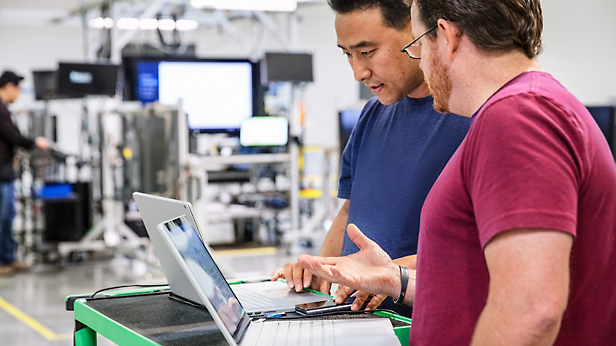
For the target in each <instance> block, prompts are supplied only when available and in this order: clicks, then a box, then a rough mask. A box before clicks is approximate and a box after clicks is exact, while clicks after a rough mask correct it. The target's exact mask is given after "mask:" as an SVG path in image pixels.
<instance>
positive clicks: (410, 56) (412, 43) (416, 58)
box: [400, 24, 438, 60]
mask: <svg viewBox="0 0 616 346" xmlns="http://www.w3.org/2000/svg"><path fill="white" fill-rule="evenodd" d="M436 28H438V24H437V25H435V26H433V27H431V28H430V29H428V31H426V32H424V33H423V34H421V35H419V37H417V38H416V39H414V40H413V42H411V43H409V44H407V45H406V46H404V48H402V50H401V51H400V52H402V53H406V55H408V56H409V58H411V59H415V60H419V59H421V57H419V58H418V57H416V56H412V55H411V53H409V51H408V50H407V49H408V48H409V47H410V46H412V45H414V44H415V43H417V41H419V39H420V38H422V37H424V36H426V35H427V34H428V33H429V32H431V31H432V30H434V29H436Z"/></svg>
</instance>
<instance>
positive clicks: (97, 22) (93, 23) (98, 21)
mask: <svg viewBox="0 0 616 346" xmlns="http://www.w3.org/2000/svg"><path fill="white" fill-rule="evenodd" d="M88 25H89V26H90V27H91V28H95V29H102V28H104V27H105V20H104V19H103V18H101V17H98V18H93V19H90V21H89V22H88Z"/></svg>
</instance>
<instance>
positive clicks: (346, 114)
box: [338, 109, 361, 153]
mask: <svg viewBox="0 0 616 346" xmlns="http://www.w3.org/2000/svg"><path fill="white" fill-rule="evenodd" d="M338 115H339V117H338V119H339V127H340V153H342V151H343V150H344V148H345V147H346V144H347V142H348V141H349V137H350V136H351V131H353V128H354V127H355V124H357V120H359V116H360V115H361V109H345V110H342V111H340V113H338Z"/></svg>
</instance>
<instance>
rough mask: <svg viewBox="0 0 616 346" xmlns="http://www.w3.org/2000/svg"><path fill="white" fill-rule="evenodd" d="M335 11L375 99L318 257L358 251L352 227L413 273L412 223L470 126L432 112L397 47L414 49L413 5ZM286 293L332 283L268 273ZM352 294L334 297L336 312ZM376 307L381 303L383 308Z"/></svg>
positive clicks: (341, 5) (346, 159)
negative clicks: (284, 284) (341, 201)
mask: <svg viewBox="0 0 616 346" xmlns="http://www.w3.org/2000/svg"><path fill="white" fill-rule="evenodd" d="M329 5H330V6H331V8H332V9H333V10H334V11H335V12H336V19H335V28H336V35H337V44H338V47H340V49H341V50H342V53H343V54H344V55H345V56H346V57H347V59H348V62H349V64H350V65H351V69H352V70H353V73H354V76H355V79H356V80H357V81H360V82H362V83H364V84H365V86H366V87H367V88H368V89H370V90H371V91H372V93H373V94H374V95H375V97H373V98H372V99H371V100H369V101H368V103H367V104H366V106H365V107H364V108H363V110H362V113H361V115H360V118H359V120H358V122H357V124H356V125H355V128H354V129H353V131H352V134H351V136H350V139H349V141H348V144H347V146H346V148H345V149H344V153H343V155H342V162H341V173H340V183H339V189H338V197H339V198H342V199H345V200H346V201H345V202H344V204H343V205H342V208H341V209H340V211H339V213H338V215H337V216H336V218H335V220H334V222H333V224H332V226H331V228H330V230H329V231H328V233H327V236H326V237H325V240H324V242H323V245H322V247H321V249H320V252H319V254H320V255H321V256H345V255H349V254H351V253H354V252H356V251H358V248H357V247H356V246H355V244H354V243H353V242H352V241H350V239H349V237H348V235H346V233H345V229H346V227H347V225H348V224H349V223H354V224H357V225H359V227H361V228H362V230H364V231H365V232H366V234H368V235H369V236H370V237H371V238H372V239H374V240H375V241H376V242H377V243H378V244H379V245H380V246H381V247H382V248H383V249H384V250H385V251H386V252H387V253H388V254H389V255H390V256H391V257H392V258H395V259H396V260H395V261H396V263H398V264H400V265H403V266H407V267H411V268H414V267H415V253H416V251H417V237H418V233H419V215H420V212H421V207H422V205H423V203H424V200H425V198H426V196H427V194H428V191H430V188H431V187H432V184H433V183H434V181H435V180H436V178H437V177H438V176H439V174H440V173H441V170H442V169H443V167H445V164H446V163H447V161H449V158H450V157H451V155H452V154H453V153H454V152H455V151H456V149H457V148H458V146H459V145H460V143H461V142H462V140H463V139H464V137H465V136H466V133H467V132H468V128H469V126H470V119H469V118H466V117H461V116H459V115H456V114H441V113H438V112H436V111H435V110H434V107H433V104H432V103H433V99H432V96H431V95H430V90H429V89H428V86H427V85H426V83H425V81H424V76H423V73H422V72H421V70H420V69H419V62H418V61H416V60H412V59H409V58H408V56H407V55H406V53H404V52H402V51H400V48H401V47H402V46H404V45H405V44H406V43H408V42H409V41H412V39H413V35H412V31H411V14H410V6H409V4H408V3H406V2H405V1H404V0H330V1H329ZM278 278H284V279H285V280H286V281H287V283H288V285H289V288H292V289H293V288H294V289H295V290H296V291H301V290H302V289H303V288H305V287H312V288H313V289H317V290H320V291H322V292H325V293H328V294H329V293H330V285H331V283H329V282H327V281H324V280H321V279H318V278H313V276H312V274H310V273H309V272H308V271H304V269H303V267H302V266H301V264H299V263H287V264H286V265H285V267H284V268H280V269H278V270H276V271H275V272H274V273H273V274H272V280H277V279H278ZM352 292H353V291H352V290H351V289H350V288H349V287H344V286H341V287H339V288H338V290H337V291H336V292H335V294H334V297H335V300H336V302H337V303H343V302H345V301H346V299H347V297H348V296H349V295H350V294H351V293H352ZM354 297H355V301H354V303H353V306H352V309H353V310H358V309H360V307H362V305H364V303H365V302H366V301H367V300H369V303H368V305H367V306H366V307H367V308H368V309H374V308H376V307H377V306H379V305H380V307H381V308H386V309H390V310H395V311H397V312H399V313H400V314H403V315H406V316H410V315H411V308H409V307H405V306H400V305H396V304H394V302H393V301H392V299H391V298H388V299H387V300H385V301H384V299H385V298H386V296H385V295H380V294H379V295H375V296H373V297H372V298H370V295H369V294H368V293H367V292H356V293H354ZM381 303H382V304H381Z"/></svg>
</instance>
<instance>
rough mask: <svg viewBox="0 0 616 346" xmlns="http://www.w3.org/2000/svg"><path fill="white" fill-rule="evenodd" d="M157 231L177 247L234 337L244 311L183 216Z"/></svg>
mask: <svg viewBox="0 0 616 346" xmlns="http://www.w3.org/2000/svg"><path fill="white" fill-rule="evenodd" d="M159 229H161V230H163V231H165V232H167V234H166V235H168V239H171V241H172V242H173V244H174V245H175V247H176V248H177V250H178V252H179V253H180V255H181V256H182V258H183V259H184V261H185V262H186V267H187V268H188V270H190V272H191V273H192V275H193V276H194V278H195V279H196V281H197V283H198V285H199V286H200V287H201V288H202V290H203V292H204V293H205V294H206V295H207V297H208V299H209V301H210V302H211V303H212V305H213V307H214V309H215V310H216V312H217V313H218V315H219V317H220V319H221V320H222V321H223V322H224V324H225V326H226V327H227V329H228V330H229V333H231V335H234V334H235V332H236V330H237V328H238V325H239V324H240V322H241V319H242V316H243V315H244V309H243V308H242V306H241V305H240V303H239V301H238V300H237V297H236V296H235V294H234V293H233V291H232V290H231V288H230V287H229V284H228V283H227V282H226V281H225V278H224V276H223V275H222V273H221V272H220V270H219V269H218V267H217V266H216V264H215V263H214V260H213V259H212V257H211V256H210V254H209V252H208V251H207V250H206V249H205V246H203V243H202V242H201V239H200V238H199V236H198V235H197V233H196V232H195V229H194V228H193V226H192V224H191V223H190V222H189V221H188V219H186V217H185V216H182V217H179V218H177V219H174V220H171V221H168V222H165V223H162V224H160V225H159Z"/></svg>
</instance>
